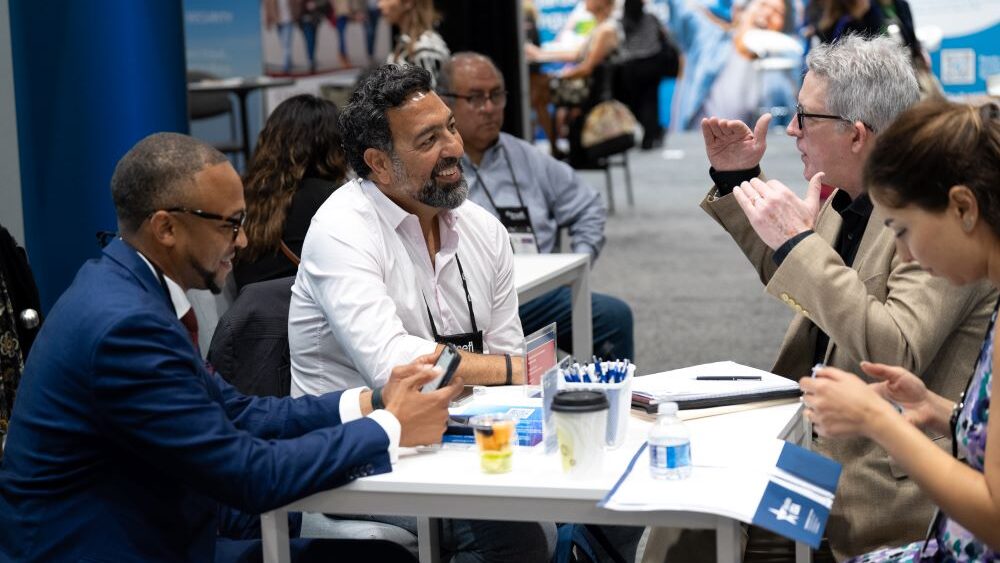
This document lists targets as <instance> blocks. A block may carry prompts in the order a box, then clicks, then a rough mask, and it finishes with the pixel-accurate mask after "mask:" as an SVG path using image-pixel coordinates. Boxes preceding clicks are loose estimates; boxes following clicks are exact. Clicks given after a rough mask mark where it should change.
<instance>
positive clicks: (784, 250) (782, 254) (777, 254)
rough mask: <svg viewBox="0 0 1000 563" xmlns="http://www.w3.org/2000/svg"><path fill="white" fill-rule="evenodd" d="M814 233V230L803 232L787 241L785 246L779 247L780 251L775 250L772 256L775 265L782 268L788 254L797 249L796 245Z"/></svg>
mask: <svg viewBox="0 0 1000 563" xmlns="http://www.w3.org/2000/svg"><path fill="white" fill-rule="evenodd" d="M813 232H814V231H813V230H812V229H810V230H808V231H802V232H801V233H799V234H797V235H795V236H794V237H792V238H790V239H788V240H786V241H785V244H783V245H781V246H779V247H778V250H775V251H774V254H772V255H771V259H772V260H774V264H775V265H777V266H780V265H781V263H782V262H784V261H785V258H786V257H787V256H788V253H790V252H791V251H792V249H793V248H795V245H796V244H798V243H799V242H800V241H801V240H802V239H804V238H806V237H807V236H809V235H811V234H813Z"/></svg>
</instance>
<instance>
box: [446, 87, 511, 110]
mask: <svg viewBox="0 0 1000 563" xmlns="http://www.w3.org/2000/svg"><path fill="white" fill-rule="evenodd" d="M441 95H442V96H449V97H451V98H460V99H463V100H465V101H467V102H469V104H471V105H472V107H474V108H476V109H483V108H485V107H486V101H487V100H489V101H491V102H493V105H494V106H496V107H498V108H502V107H504V106H506V105H507V91H506V90H494V91H492V92H490V93H489V94H486V93H482V92H477V93H475V94H457V93H455V92H441Z"/></svg>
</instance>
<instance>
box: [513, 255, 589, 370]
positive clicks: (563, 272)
mask: <svg viewBox="0 0 1000 563" xmlns="http://www.w3.org/2000/svg"><path fill="white" fill-rule="evenodd" d="M564 285H568V286H570V293H571V298H570V299H571V300H572V305H573V323H572V324H573V355H575V356H576V357H577V358H581V359H584V358H590V356H591V355H593V353H594V351H593V350H594V338H593V328H592V326H593V325H592V324H591V322H592V321H591V311H590V255H589V254H533V255H517V256H514V287H515V288H516V290H517V300H518V302H519V303H527V302H528V301H531V300H532V299H534V298H536V297H538V296H540V295H543V294H545V293H548V292H549V291H552V290H553V289H556V288H558V287H560V286H564ZM558 329H559V327H556V330H557V331H558Z"/></svg>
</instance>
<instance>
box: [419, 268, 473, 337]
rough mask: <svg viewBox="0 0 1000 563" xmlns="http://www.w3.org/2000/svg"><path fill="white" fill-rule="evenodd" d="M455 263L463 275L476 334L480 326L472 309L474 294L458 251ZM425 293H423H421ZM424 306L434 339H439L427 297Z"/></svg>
mask: <svg viewBox="0 0 1000 563" xmlns="http://www.w3.org/2000/svg"><path fill="white" fill-rule="evenodd" d="M455 264H457V265H458V273H459V274H460V275H461V276H462V289H464V290H465V302H466V304H468V306H469V318H470V319H472V333H473V334H475V333H477V332H479V327H477V326H476V313H475V311H473V310H472V295H470V294H469V284H468V283H467V282H466V281H465V270H463V269H462V261H461V260H459V259H458V253H457V252H456V253H455ZM421 295H423V293H421ZM424 307H426V308H427V317H428V318H429V319H430V320H431V333H432V334H433V335H434V340H435V341H437V340H438V336H439V335H438V331H437V325H435V324H434V315H432V314H431V307H430V305H428V304H427V298H426V297H424Z"/></svg>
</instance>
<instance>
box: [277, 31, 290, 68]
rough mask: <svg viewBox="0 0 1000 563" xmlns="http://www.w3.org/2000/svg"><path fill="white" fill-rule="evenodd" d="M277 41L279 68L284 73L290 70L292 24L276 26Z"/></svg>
mask: <svg viewBox="0 0 1000 563" xmlns="http://www.w3.org/2000/svg"><path fill="white" fill-rule="evenodd" d="M278 40H279V41H281V51H282V59H281V68H282V70H284V71H285V72H286V73H287V72H291V70H292V24H290V23H279V24H278Z"/></svg>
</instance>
